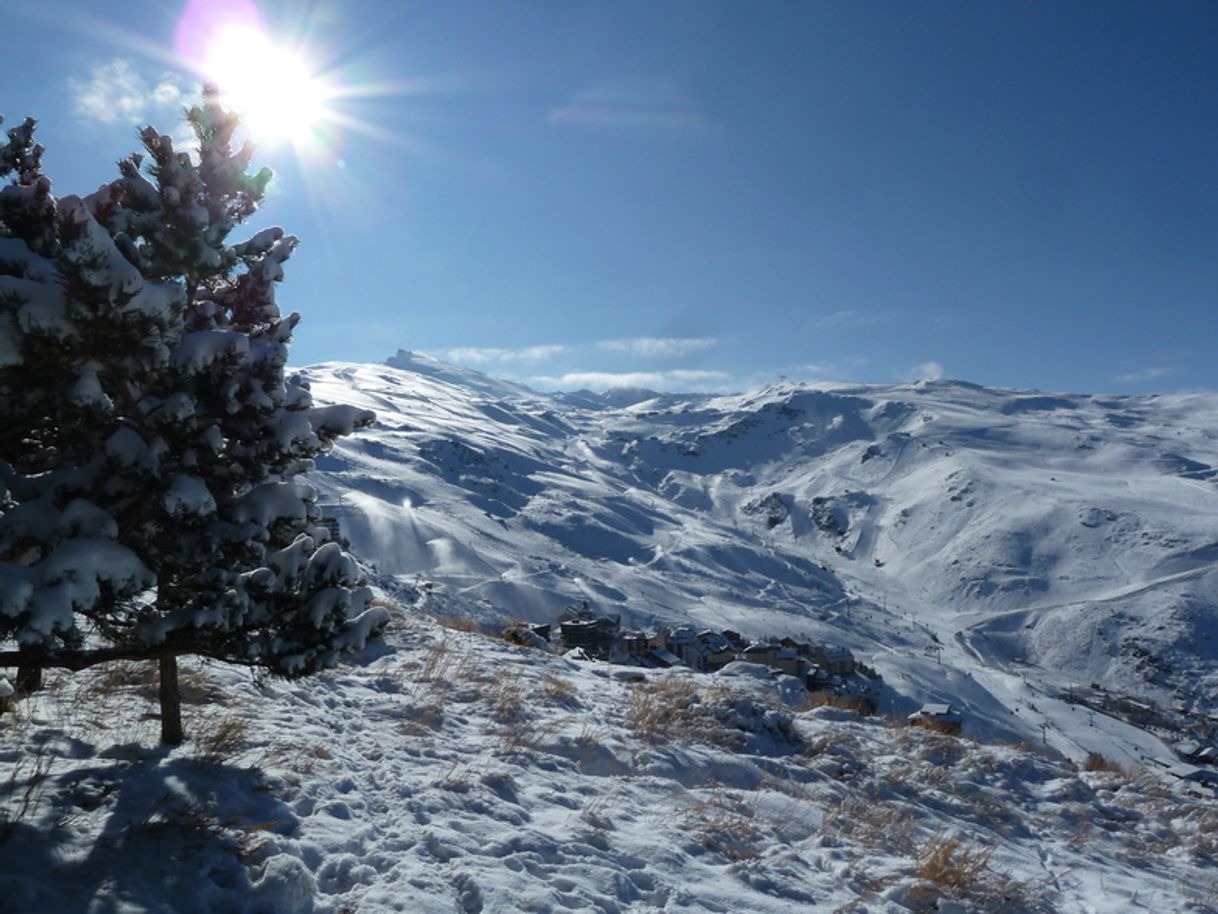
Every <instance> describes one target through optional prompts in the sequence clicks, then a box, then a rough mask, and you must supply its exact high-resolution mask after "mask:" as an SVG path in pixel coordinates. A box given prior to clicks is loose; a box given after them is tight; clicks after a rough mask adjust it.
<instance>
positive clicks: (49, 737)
mask: <svg viewBox="0 0 1218 914" xmlns="http://www.w3.org/2000/svg"><path fill="white" fill-rule="evenodd" d="M151 672H152V670H151V668H150V667H149V666H148V665H147V664H145V665H143V666H140V665H134V664H132V665H125V666H117V667H111V668H97V669H95V670H90V671H87V672H86V673H83V674H81V675H78V676H76V677H67V676H63V675H61V674H58V673H57V674H54V676H53V677H52V678H51V680H50V683H49V684H50V688H49V690H48V691H47V692H45V693H40V694H39V695H38V696H37V697H35V698H34V699H32V700H30V701H28V702H26V703H25V704H24V705H23V708H22V711H21V712H20V715H19V717H18V718H17V719H16V720H15V721H11V722H10V724H9V726H7V727H5V728H3V729H2V730H0V737H2V739H0V764H3V765H5V766H8V767H11V768H13V769H14V770H16V772H17V779H16V783H17V784H18V785H21V789H20V790H19V791H18V793H17V796H16V797H15V799H16V800H18V801H19V800H21V799H22V798H29V803H28V804H27V805H25V806H21V805H20V804H19V803H14V804H11V805H5V806H3V807H0V808H2V809H3V810H4V812H5V813H6V814H7V816H8V817H7V818H0V846H3V856H2V857H0V861H2V862H0V911H4V912H6V914H7V912H14V914H16V912H26V911H64V912H69V911H90V912H94V911H96V912H106V911H115V912H117V911H122V912H128V914H143V912H168V911H172V912H177V914H214V912H227V914H347V912H354V911H359V912H361V914H390V912H410V914H452V912H459V914H478V912H487V914H490V912H510V911H532V912H549V914H555V912H562V911H597V912H614V914H625V912H639V914H642V912H646V911H672V912H677V911H681V912H720V914H737V912H757V914H794V912H832V911H841V912H856V914H864V912H866V914H911V912H916V914H930V912H939V914H966V912H993V914H1028V912H1041V914H1051V912H1052V914H1095V912H1105V914H1107V912H1118V911H1121V912H1124V911H1151V912H1156V914H1163V912H1181V914H1183V912H1213V911H1216V910H1218V907H1216V904H1218V880H1216V879H1215V876H1214V868H1213V867H1214V860H1215V854H1216V853H1218V848H1216V846H1215V838H1214V834H1215V828H1216V827H1218V806H1216V805H1215V801H1214V800H1212V799H1209V800H1207V799H1202V798H1197V797H1195V796H1190V795H1188V794H1187V793H1186V792H1185V791H1184V790H1183V789H1182V788H1181V786H1180V785H1178V784H1177V785H1171V784H1165V783H1163V782H1161V781H1160V780H1159V779H1158V778H1156V777H1155V776H1153V775H1148V774H1146V773H1144V772H1138V773H1130V772H1110V771H1103V770H1096V771H1079V770H1077V769H1075V768H1074V766H1072V765H1070V764H1069V763H1068V762H1065V761H1063V760H1061V759H1060V758H1054V757H1051V756H1050V755H1047V754H1042V753H1040V752H1038V751H1037V750H1036V749H1035V748H1034V747H1033V748H1028V747H1019V746H1012V745H999V744H982V743H976V742H973V741H971V740H958V739H955V738H953V737H950V736H944V735H941V734H936V733H929V732H926V731H923V730H919V729H913V728H906V727H901V726H893V725H891V724H890V723H889V722H887V721H884V720H882V719H880V718H875V717H872V718H860V717H858V716H857V715H856V714H854V713H852V712H849V711H843V710H839V709H837V708H833V707H828V706H824V707H815V706H809V703H808V701H807V696H806V695H804V694H803V690H802V687H799V686H798V685H797V684H796V683H795V682H794V681H793V680H788V681H787V682H786V684H783V683H781V682H780V681H776V680H774V679H773V678H771V677H770V676H769V674H768V673H767V671H766V670H764V669H763V668H761V667H756V666H750V665H748V664H734V665H732V666H729V667H727V668H725V669H724V670H723V671H721V672H719V673H717V674H714V675H709V676H698V675H696V674H692V673H688V672H684V671H675V670H674V671H666V672H656V671H651V672H649V673H647V674H646V678H645V679H644V680H643V681H642V682H627V681H624V679H623V676H622V673H623V672H624V668H622V667H614V666H610V665H607V664H603V663H588V662H575V661H572V660H568V659H566V658H563V657H558V656H554V655H553V654H549V653H544V652H541V651H536V650H531V649H527V648H522V647H517V646H513V645H509V644H506V643H505V642H504V641H502V640H499V639H497V638H490V637H487V636H483V635H478V634H466V633H463V632H459V631H451V630H447V629H445V628H442V627H440V626H439V625H437V624H435V623H434V622H431V621H429V620H428V619H427V618H426V617H425V616H423V615H421V614H417V613H406V614H403V615H401V616H399V618H398V619H397V622H396V624H395V625H393V626H391V628H390V629H389V631H388V633H387V636H386V644H385V645H384V647H382V648H381V649H380V650H379V651H370V652H367V653H366V654H365V655H364V656H363V657H362V658H358V659H357V660H356V662H354V663H350V664H344V665H343V667H341V668H340V669H339V670H337V671H335V672H333V673H325V674H322V675H321V676H319V677H316V678H313V679H309V680H304V681H300V682H287V683H285V682H282V681H267V682H257V681H252V680H251V678H250V676H249V675H248V673H246V672H245V671H242V670H240V669H237V668H234V667H231V666H223V665H218V664H204V665H200V664H194V663H192V664H188V665H187V668H186V671H185V677H184V685H185V687H186V688H185V698H186V701H187V708H186V715H185V717H186V723H187V728H188V730H189V731H190V733H191V735H192V738H191V740H190V741H189V742H188V743H187V744H186V745H184V746H181V747H178V748H174V749H167V748H164V747H155V741H156V726H157V725H156V721H155V720H151V721H148V720H146V719H145V720H142V721H141V713H142V712H143V711H145V710H147V709H149V708H150V707H151V697H152V695H153V694H154V693H155V688H156V686H155V683H154V682H153V681H152V679H151V676H150V674H151ZM792 686H794V687H795V688H792ZM116 726H121V729H116ZM35 771H37V772H40V773H41V775H42V776H41V777H40V778H38V779H37V780H35V781H34V782H33V786H32V787H31V788H29V789H28V790H26V789H25V788H24V784H25V778H27V777H28V776H29V775H30V774H31V773H32V772H35Z"/></svg>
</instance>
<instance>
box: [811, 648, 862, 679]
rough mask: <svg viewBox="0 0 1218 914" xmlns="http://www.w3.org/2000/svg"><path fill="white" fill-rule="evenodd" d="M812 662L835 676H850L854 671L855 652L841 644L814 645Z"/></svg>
mask: <svg viewBox="0 0 1218 914" xmlns="http://www.w3.org/2000/svg"><path fill="white" fill-rule="evenodd" d="M812 662H813V663H815V664H816V665H817V666H819V667H821V668H822V669H826V670H828V671H829V672H830V673H832V674H833V675H834V676H849V675H850V674H851V673H853V672H854V654H852V653H850V650H849V648H845V647H842V646H841V645H839V644H815V645H813V646H812Z"/></svg>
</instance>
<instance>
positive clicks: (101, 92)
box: [68, 57, 182, 124]
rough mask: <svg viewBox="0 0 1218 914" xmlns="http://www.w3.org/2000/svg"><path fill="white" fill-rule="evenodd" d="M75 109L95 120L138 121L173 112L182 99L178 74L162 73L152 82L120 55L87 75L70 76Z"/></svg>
mask: <svg viewBox="0 0 1218 914" xmlns="http://www.w3.org/2000/svg"><path fill="white" fill-rule="evenodd" d="M68 91H69V92H71V94H72V100H73V102H74V104H75V107H76V113H77V114H79V115H81V116H82V117H84V118H87V119H88V120H91V121H96V122H97V123H99V124H142V123H144V122H145V121H147V120H149V118H150V116H151V115H153V114H169V113H176V110H175V109H176V108H177V107H178V106H179V105H180V103H181V100H182V85H181V80H180V78H179V77H177V76H176V75H174V74H172V73H165V74H163V75H162V76H161V78H160V80H159V81H158V82H156V83H153V82H150V81H149V80H147V79H145V78H144V77H143V76H142V75H140V73H138V72H137V71H136V69H135V67H134V66H132V64H131V61H129V60H126V59H124V58H122V57H116V58H114V59H113V60H111V61H109V62H107V63H102V64H98V65H97V66H95V67H94V68H93V69H92V70H91V71H90V73H89V76H88V78H87V79H76V78H70V79H69V80H68Z"/></svg>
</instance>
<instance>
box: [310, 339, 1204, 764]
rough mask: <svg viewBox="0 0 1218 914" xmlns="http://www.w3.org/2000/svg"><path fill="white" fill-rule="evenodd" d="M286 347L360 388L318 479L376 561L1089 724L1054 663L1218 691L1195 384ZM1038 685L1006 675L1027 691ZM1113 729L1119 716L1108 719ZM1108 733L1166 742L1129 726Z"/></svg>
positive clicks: (1183, 694)
mask: <svg viewBox="0 0 1218 914" xmlns="http://www.w3.org/2000/svg"><path fill="white" fill-rule="evenodd" d="M391 361H392V362H393V364H394V365H397V366H399V367H396V368H395V367H391V366H387V365H345V364H327V365H321V366H316V367H313V368H310V369H308V370H307V372H306V373H307V375H308V377H309V379H310V381H311V383H312V386H313V391H314V393H315V395H316V396H317V397H318V398H319V399H320V400H323V401H328V400H332V401H335V402H340V401H341V402H350V403H354V404H355V405H357V406H361V407H370V408H372V409H374V410H376V411H377V413H378V417H379V418H378V423H377V425H376V427H375V428H374V429H373V430H370V431H368V432H366V433H364V434H361V435H359V436H355V437H353V438H351V439H348V440H345V441H343V442H341V443H340V444H339V445H338V447H337V448H336V449H335V451H334V452H333V454H332V455H331V456H329V457H327V458H325V459H324V460H323V462H322V463H321V465H320V469H321V470H322V472H321V473H319V474H316V477H315V483H316V484H317V485H318V486H319V488H320V489H321V492H322V501H323V503H324V504H325V505H326V506H327V511H328V512H330V513H333V514H335V515H337V516H338V518H339V520H340V522H341V525H342V530H343V533H344V534H345V535H346V536H347V537H348V538H349V539H350V540H351V543H352V545H353V547H354V549H355V550H356V551H357V552H358V553H359V554H360V555H362V556H364V557H365V558H368V559H370V560H372V561H373V562H375V564H376V566H377V568H378V569H379V571H380V572H381V573H382V574H383V576H384V577H383V583H385V584H388V585H389V586H390V587H392V586H393V583H394V582H395V581H396V582H399V583H402V584H414V583H416V582H418V583H423V582H426V583H428V584H429V585H430V591H429V592H430V594H431V599H432V600H433V601H434V605H435V606H437V607H439V608H440V610H441V611H443V612H447V613H465V614H468V615H472V616H475V617H479V618H483V619H490V618H504V617H506V618H523V619H527V620H532V621H538V622H548V621H552V619H553V617H554V615H555V614H556V613H557V612H558V611H559V610H560V609H561V608H562V607H564V606H566V605H569V604H571V603H572V602H575V601H581V600H586V601H588V603H589V607H590V608H591V609H592V610H593V611H596V612H620V613H622V614H623V616H624V617H625V619H627V620H631V621H633V622H635V623H637V624H640V625H644V626H645V625H648V624H650V623H655V622H666V623H667V622H681V621H690V622H692V623H693V624H695V625H697V626H704V627H714V628H723V627H731V628H735V629H738V630H740V631H742V632H744V633H746V634H751V635H758V636H760V635H767V634H775V635H792V636H801V635H802V636H807V637H811V638H815V639H820V640H826V641H835V642H839V643H843V644H845V645H847V646H848V647H850V648H851V649H852V650H854V651H855V653H856V655H859V656H861V657H863V658H864V659H867V660H868V662H870V663H872V664H873V665H874V666H875V667H877V668H878V669H879V670H880V672H881V673H883V674H884V675H885V680H886V682H887V683H888V693H887V700H888V701H889V702H890V703H891V705H892V709H893V710H897V711H906V710H909V709H911V708H913V707H915V706H916V705H917V704H920V703H921V702H922V701H925V700H944V701H954V702H956V703H957V704H958V705H959V704H963V705H964V706H965V708H964V709H965V711H966V732H967V731H969V730H972V731H973V732H975V733H977V734H984V735H993V736H998V737H1002V738H1010V739H1032V738H1036V739H1047V740H1048V741H1049V742H1050V743H1051V744H1056V745H1057V747H1058V748H1059V749H1061V750H1062V751H1063V752H1065V753H1066V754H1067V755H1068V756H1071V757H1075V758H1080V757H1082V756H1083V755H1085V753H1086V751H1087V750H1088V748H1089V747H1088V745H1087V739H1088V734H1089V732H1091V731H1092V730H1093V728H1092V727H1090V726H1088V727H1086V728H1084V732H1082V733H1079V732H1078V730H1077V728H1075V727H1074V726H1073V725H1072V723H1071V721H1072V720H1073V718H1072V717H1071V716H1070V715H1071V714H1072V713H1073V714H1075V715H1077V713H1078V709H1077V708H1074V707H1071V706H1069V705H1065V704H1059V703H1058V702H1056V701H1055V696H1057V695H1058V694H1060V693H1061V692H1062V691H1063V690H1069V689H1072V688H1073V689H1077V687H1080V686H1084V687H1085V686H1088V685H1089V684H1090V683H1093V682H1094V683H1099V684H1101V685H1102V686H1104V687H1105V688H1107V689H1111V690H1115V691H1116V692H1117V693H1120V694H1122V695H1129V696H1141V697H1143V698H1146V699H1148V700H1151V701H1153V702H1155V703H1156V705H1157V706H1160V707H1162V708H1163V709H1165V713H1168V711H1169V710H1170V709H1176V710H1175V711H1170V713H1171V714H1172V715H1173V717H1172V721H1171V723H1172V726H1173V727H1179V728H1183V729H1186V728H1187V727H1188V726H1190V725H1192V724H1194V723H1196V721H1197V720H1198V719H1199V718H1198V715H1199V713H1200V712H1201V711H1203V710H1205V709H1209V708H1212V707H1213V702H1214V699H1215V698H1216V697H1218V664H1216V663H1215V659H1216V658H1218V640H1215V639H1216V638H1218V618H1216V617H1218V589H1216V586H1215V585H1216V584H1218V565H1216V563H1218V510H1216V509H1218V489H1216V488H1215V479H1214V477H1215V474H1218V470H1216V469H1215V466H1218V441H1216V440H1215V434H1216V433H1218V398H1215V397H1212V396H1206V395H1197V396H1176V397H1148V398H1109V397H1099V396H1083V395H1047V394H1042V393H1036V392H1026V391H1003V390H987V389H984V388H981V387H977V386H975V385H969V384H965V383H960V382H951V381H935V382H920V383H918V384H914V385H902V386H891V387H865V386H849V387H848V386H829V385H798V384H791V383H783V384H777V385H772V386H770V387H767V388H764V389H761V390H758V391H754V392H751V393H747V394H743V395H739V396H725V397H708V396H684V397H683V396H674V395H670V394H665V395H658V394H651V393H650V392H646V391H635V392H629V394H628V395H627V394H617V393H612V392H611V393H610V394H606V395H597V394H591V393H588V392H586V391H585V392H580V393H579V394H576V395H563V396H559V397H550V396H547V395H543V394H539V393H535V392H532V391H528V390H525V389H523V388H520V387H518V386H516V385H511V384H507V383H505V382H499V381H495V380H493V379H490V378H487V377H486V376H484V375H480V374H478V373H477V372H473V371H469V370H467V369H461V368H457V367H455V366H446V365H444V364H443V363H438V362H435V361H434V360H429V359H426V358H425V357H421V356H415V355H413V354H410V353H399V355H398V356H397V357H395V358H394V359H393V360H391ZM1033 695H1034V696H1035V697H1036V700H1035V701H1033V700H1031V696H1033ZM1112 727H1113V728H1116V729H1121V728H1123V727H1124V724H1123V723H1121V722H1119V721H1113V723H1112ZM1127 737H1128V739H1127V740H1126V743H1125V745H1126V747H1127V754H1128V756H1129V758H1130V759H1133V760H1138V759H1141V758H1143V757H1146V758H1161V759H1163V760H1164V761H1166V760H1167V759H1168V758H1169V757H1170V754H1169V753H1167V752H1166V750H1165V749H1164V748H1163V746H1162V744H1161V741H1160V740H1159V739H1155V738H1153V737H1145V738H1144V735H1143V734H1141V732H1140V731H1136V732H1135V731H1132V730H1131V732H1129V733H1128V734H1127Z"/></svg>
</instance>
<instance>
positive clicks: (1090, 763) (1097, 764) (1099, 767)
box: [1083, 752, 1126, 774]
mask: <svg viewBox="0 0 1218 914" xmlns="http://www.w3.org/2000/svg"><path fill="white" fill-rule="evenodd" d="M1083 771H1110V772H1112V773H1113V774H1125V773H1126V772H1125V769H1124V768H1122V767H1121V765H1120V763H1119V762H1115V761H1113V760H1112V759H1110V758H1108V756H1106V755H1104V754H1102V753H1100V752H1088V753H1087V757H1086V758H1085V759H1083Z"/></svg>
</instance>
